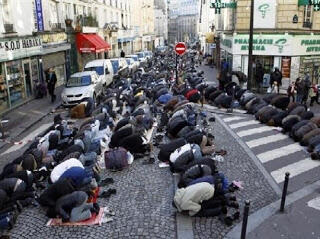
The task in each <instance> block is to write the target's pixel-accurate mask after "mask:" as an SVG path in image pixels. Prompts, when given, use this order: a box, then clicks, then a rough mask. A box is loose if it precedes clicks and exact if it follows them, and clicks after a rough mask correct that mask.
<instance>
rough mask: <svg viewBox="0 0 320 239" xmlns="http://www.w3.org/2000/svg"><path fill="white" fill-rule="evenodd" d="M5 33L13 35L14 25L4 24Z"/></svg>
mask: <svg viewBox="0 0 320 239" xmlns="http://www.w3.org/2000/svg"><path fill="white" fill-rule="evenodd" d="M3 26H4V31H5V33H13V32H14V29H13V24H3Z"/></svg>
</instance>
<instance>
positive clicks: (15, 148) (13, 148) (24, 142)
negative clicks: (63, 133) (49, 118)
mask: <svg viewBox="0 0 320 239" xmlns="http://www.w3.org/2000/svg"><path fill="white" fill-rule="evenodd" d="M51 125H52V123H47V124H43V125H41V126H40V127H39V128H37V129H35V130H34V131H33V132H32V133H30V134H29V135H28V136H26V137H24V138H23V139H22V140H19V141H22V142H23V143H22V144H18V145H13V146H12V147H10V148H8V149H7V150H6V151H5V152H3V153H2V154H1V155H4V154H8V153H11V152H14V151H16V150H19V149H21V148H22V147H23V146H25V145H26V144H27V142H28V141H29V140H33V139H34V138H35V137H37V136H38V135H39V134H40V133H42V132H43V131H44V130H46V129H47V128H49V127H50V126H51Z"/></svg>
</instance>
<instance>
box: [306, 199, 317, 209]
mask: <svg viewBox="0 0 320 239" xmlns="http://www.w3.org/2000/svg"><path fill="white" fill-rule="evenodd" d="M308 207H312V208H314V209H317V210H320V197H317V198H314V199H312V200H310V201H309V202H308Z"/></svg>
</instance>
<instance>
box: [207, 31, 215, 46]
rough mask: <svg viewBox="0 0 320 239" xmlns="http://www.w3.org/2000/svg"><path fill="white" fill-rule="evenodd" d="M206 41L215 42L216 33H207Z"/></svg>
mask: <svg viewBox="0 0 320 239" xmlns="http://www.w3.org/2000/svg"><path fill="white" fill-rule="evenodd" d="M206 43H214V33H213V32H208V33H206Z"/></svg>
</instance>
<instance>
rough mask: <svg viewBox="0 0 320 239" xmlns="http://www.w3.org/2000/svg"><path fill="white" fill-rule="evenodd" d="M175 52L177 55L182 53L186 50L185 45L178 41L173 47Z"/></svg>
mask: <svg viewBox="0 0 320 239" xmlns="http://www.w3.org/2000/svg"><path fill="white" fill-rule="evenodd" d="M174 50H175V52H176V53H177V54H178V55H180V56H181V55H183V54H184V53H185V52H186V50H187V46H186V44H185V43H184V42H178V43H177V44H176V46H175V48H174Z"/></svg>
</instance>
